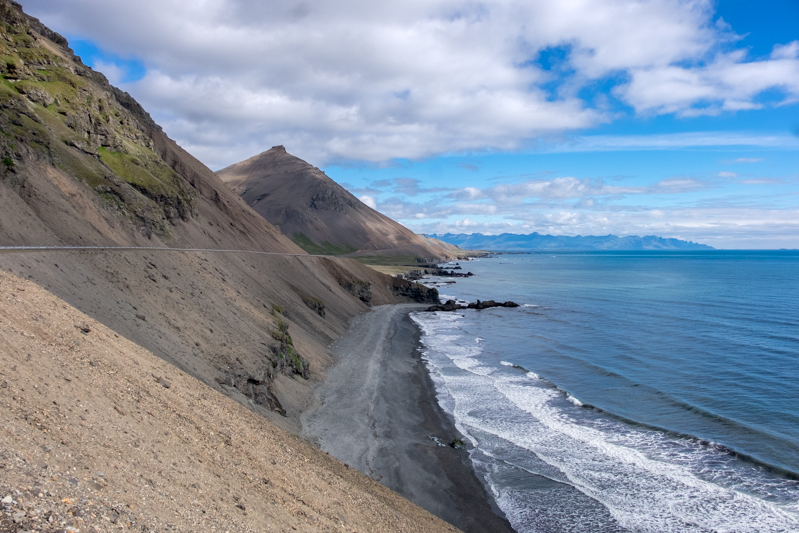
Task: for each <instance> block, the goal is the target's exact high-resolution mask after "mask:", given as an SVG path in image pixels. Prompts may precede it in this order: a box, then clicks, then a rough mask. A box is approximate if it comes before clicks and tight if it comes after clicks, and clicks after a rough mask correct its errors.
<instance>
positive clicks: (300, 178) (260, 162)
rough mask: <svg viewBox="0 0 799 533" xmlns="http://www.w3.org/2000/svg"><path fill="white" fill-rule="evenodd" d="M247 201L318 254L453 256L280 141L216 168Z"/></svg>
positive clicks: (428, 257) (290, 235) (294, 239)
mask: <svg viewBox="0 0 799 533" xmlns="http://www.w3.org/2000/svg"><path fill="white" fill-rule="evenodd" d="M217 175H218V176H219V177H220V178H221V179H222V180H223V181H224V182H226V183H227V184H228V185H229V186H230V187H231V188H232V189H233V190H234V191H235V192H236V193H238V194H239V195H241V197H242V198H243V199H244V201H245V202H246V203H247V204H248V205H249V206H251V207H252V208H253V209H254V210H255V211H256V212H258V213H259V214H260V215H261V216H263V217H264V218H265V219H266V220H268V221H269V222H271V223H272V224H274V225H275V226H277V227H279V228H280V230H281V231H282V232H283V234H284V235H286V236H287V237H289V238H291V239H292V240H293V241H294V242H295V243H296V244H298V245H299V246H301V247H302V248H304V249H305V250H306V251H308V252H310V253H315V254H331V255H342V254H353V255H392V256H415V257H421V258H425V259H428V260H434V259H446V258H451V257H454V256H453V254H452V253H451V252H449V251H448V250H445V249H444V248H442V247H440V246H438V245H437V244H436V243H434V242H430V241H427V240H425V239H424V238H422V237H420V236H419V235H416V234H415V233H413V232H412V231H411V230H409V229H408V228H406V227H404V226H402V225H401V224H399V223H397V222H395V221H393V220H391V219H390V218H388V217H387V216H385V215H383V214H381V213H378V212H377V211H375V210H374V209H372V208H371V207H369V206H367V205H366V204H364V203H363V202H361V201H360V200H358V199H357V198H356V197H355V196H353V195H352V194H351V193H349V192H348V191H347V190H346V189H344V188H343V187H341V186H340V185H339V184H338V183H336V182H335V181H333V180H332V179H330V178H329V177H328V176H327V175H325V173H324V172H322V171H321V170H319V169H318V168H316V167H314V166H312V165H310V164H308V163H306V162H305V161H303V160H302V159H300V158H298V157H294V156H293V155H291V154H289V153H288V152H286V150H285V148H283V147H282V146H275V147H273V148H272V149H270V150H267V151H266V152H263V153H261V154H258V155H256V156H254V157H251V158H250V159H247V160H246V161H242V162H240V163H236V164H235V165H231V166H229V167H227V168H225V169H222V170H220V171H218V172H217Z"/></svg>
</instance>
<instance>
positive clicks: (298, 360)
mask: <svg viewBox="0 0 799 533" xmlns="http://www.w3.org/2000/svg"><path fill="white" fill-rule="evenodd" d="M272 307H273V308H274V307H275V306H274V305H273V306H272ZM272 316H273V317H274V318H275V325H276V326H277V331H273V332H272V338H273V339H275V340H276V341H279V342H280V348H279V350H278V352H277V355H278V357H279V358H280V360H281V361H280V363H279V364H278V367H279V368H280V367H281V366H288V367H290V368H291V369H292V371H293V372H294V373H296V374H299V375H300V376H302V377H303V378H305V379H308V377H307V375H308V362H307V361H305V360H304V359H303V358H302V357H301V356H300V354H299V353H297V350H296V349H295V348H294V341H293V340H292V339H291V335H289V325H288V324H286V323H285V322H283V320H281V318H280V317H279V316H277V314H276V313H275V312H272Z"/></svg>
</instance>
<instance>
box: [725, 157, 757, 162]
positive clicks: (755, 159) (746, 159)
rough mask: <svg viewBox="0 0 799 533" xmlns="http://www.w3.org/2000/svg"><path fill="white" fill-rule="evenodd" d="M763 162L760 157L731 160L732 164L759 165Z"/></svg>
mask: <svg viewBox="0 0 799 533" xmlns="http://www.w3.org/2000/svg"><path fill="white" fill-rule="evenodd" d="M761 161H764V159H763V158H762V157H739V158H737V159H733V160H732V162H733V163H759V162H761Z"/></svg>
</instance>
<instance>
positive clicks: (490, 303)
mask: <svg viewBox="0 0 799 533" xmlns="http://www.w3.org/2000/svg"><path fill="white" fill-rule="evenodd" d="M492 307H519V304H517V303H516V302H510V301H508V302H495V301H494V300H485V301H480V300H477V301H476V302H471V303H469V304H468V305H461V304H459V303H456V302H455V300H447V301H446V302H445V303H443V304H438V305H431V306H430V307H428V308H427V309H426V311H429V312H435V311H459V310H461V309H477V310H480V309H490V308H492Z"/></svg>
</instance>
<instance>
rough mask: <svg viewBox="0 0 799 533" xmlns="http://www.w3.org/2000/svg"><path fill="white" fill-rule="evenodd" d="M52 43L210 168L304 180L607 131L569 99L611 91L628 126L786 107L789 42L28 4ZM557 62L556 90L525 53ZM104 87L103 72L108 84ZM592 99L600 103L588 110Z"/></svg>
mask: <svg viewBox="0 0 799 533" xmlns="http://www.w3.org/2000/svg"><path fill="white" fill-rule="evenodd" d="M25 8H26V9H27V10H28V11H30V12H31V13H32V14H34V15H36V16H39V17H40V18H42V19H43V21H44V22H45V23H47V24H48V25H50V26H52V27H53V28H54V29H56V30H57V31H60V32H62V33H68V34H73V35H80V36H82V37H86V38H89V39H92V40H94V41H96V42H97V43H98V44H99V45H100V46H101V47H103V48H105V49H107V50H109V51H111V52H115V53H117V54H120V55H121V56H124V57H127V56H129V55H131V54H135V55H136V56H138V57H139V58H140V59H141V60H142V61H143V63H144V65H145V67H146V68H147V74H146V76H145V77H144V78H143V79H142V80H140V81H138V82H136V83H133V84H127V85H125V86H124V88H125V89H126V90H128V91H130V92H131V93H132V94H134V96H135V97H136V98H137V99H139V100H140V101H141V103H142V104H143V105H144V106H145V107H146V108H147V109H148V110H150V111H151V113H152V114H153V115H154V116H155V117H156V118H157V119H158V120H159V122H161V123H162V125H163V126H164V127H165V129H166V131H167V132H168V133H169V134H170V135H171V136H172V137H174V138H176V140H178V141H179V142H180V143H181V144H182V145H183V146H184V147H186V148H187V149H189V150H190V151H192V152H193V153H194V154H195V155H197V156H198V157H200V159H202V160H203V161H205V162H206V163H207V164H209V165H210V166H212V167H214V168H218V167H221V166H225V165H227V164H229V163H232V162H234V161H237V160H240V159H243V158H245V157H247V156H249V155H252V154H254V153H258V152H259V151H261V150H263V149H264V147H268V146H272V145H273V144H283V145H285V146H287V148H288V149H289V151H292V152H293V153H296V154H297V155H299V156H301V157H303V158H306V159H310V160H312V161H314V162H315V163H316V164H320V165H321V164H325V163H327V162H330V161H335V160H343V159H359V160H366V161H384V160H386V159H390V158H396V157H407V158H423V157H428V156H433V155H438V154H442V153H452V152H458V151H466V150H475V149H484V148H492V149H496V150H510V149H516V148H519V147H520V146H522V144H523V143H524V141H525V140H526V139H531V138H539V137H541V138H551V137H552V136H558V135H560V134H562V133H564V132H569V131H575V130H580V129H584V128H589V127H592V126H595V125H597V124H599V123H602V122H608V121H610V120H612V119H613V115H612V114H611V113H610V112H609V111H607V110H606V109H605V108H604V107H603V106H602V105H598V106H597V107H591V105H589V104H588V103H587V102H585V101H583V100H581V99H580V98H579V90H580V89H581V88H582V87H584V86H585V85H586V84H587V83H589V82H591V81H593V80H597V79H600V78H603V77H606V76H615V77H617V78H618V79H619V80H627V81H626V82H622V83H621V85H619V86H618V87H617V89H616V93H615V94H616V95H617V96H618V97H620V98H621V99H622V100H624V101H625V102H626V103H628V104H630V105H632V106H633V107H634V108H635V109H636V110H637V112H639V113H641V114H658V113H676V114H678V115H684V116H690V115H695V114H717V113H722V112H734V111H736V110H746V109H756V108H758V107H760V106H763V105H765V104H763V103H762V102H759V101H758V100H757V97H758V95H759V94H760V93H761V92H762V91H764V90H767V89H773V90H777V91H781V93H782V95H783V96H782V100H781V101H778V102H777V104H779V103H784V102H790V101H794V100H796V99H799V59H797V57H799V44H798V42H793V43H788V44H784V45H779V46H775V48H774V51H773V52H772V54H771V56H770V57H768V58H766V59H763V60H759V61H747V58H746V56H745V53H743V52H742V51H735V52H730V51H729V45H730V43H731V42H732V41H733V40H734V38H735V36H734V35H731V33H730V30H729V28H726V27H725V26H724V25H723V24H720V25H718V24H715V23H714V22H713V2H712V1H711V0H561V1H558V2H552V1H550V0H492V1H488V2H481V3H463V2H455V1H454V0H401V1H400V0H386V1H383V2H365V1H363V0H342V1H339V2H335V3H332V2H324V1H322V0H306V1H304V2H301V3H297V2H294V1H290V0H272V1H269V2H264V1H262V0H206V1H204V2H199V3H194V4H192V5H191V7H190V8H187V6H186V3H185V2H183V1H178V0H139V1H137V2H124V1H122V0H117V1H110V2H109V0H27V1H26V2H25ZM558 46H560V47H567V48H568V50H569V54H568V56H567V57H566V59H565V61H566V67H567V68H566V70H567V71H570V72H572V74H570V75H569V77H568V78H566V79H561V80H560V81H562V82H563V83H561V86H560V88H559V89H558V90H557V91H556V97H555V98H552V97H551V95H549V94H548V93H547V92H546V91H545V90H544V88H543V85H544V84H545V83H546V82H548V81H552V80H553V79H555V80H556V81H557V76H556V75H555V74H553V73H551V72H547V71H544V70H542V69H541V68H539V67H538V66H536V65H535V63H534V61H535V59H536V58H537V57H538V54H539V52H541V51H542V50H545V49H547V48H549V47H558ZM112 75H113V73H112ZM599 100H602V99H601V98H600V99H599Z"/></svg>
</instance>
